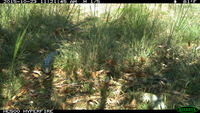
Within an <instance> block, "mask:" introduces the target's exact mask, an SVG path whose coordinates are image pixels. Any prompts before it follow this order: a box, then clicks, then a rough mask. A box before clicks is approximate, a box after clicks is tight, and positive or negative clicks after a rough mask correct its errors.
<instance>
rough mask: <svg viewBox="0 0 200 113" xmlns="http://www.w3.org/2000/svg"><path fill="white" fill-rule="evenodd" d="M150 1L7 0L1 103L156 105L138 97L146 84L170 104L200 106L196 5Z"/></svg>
mask: <svg viewBox="0 0 200 113" xmlns="http://www.w3.org/2000/svg"><path fill="white" fill-rule="evenodd" d="M157 6H159V7H157ZM111 7H114V6H112V5H111V6H110V8H109V9H111ZM150 7H151V5H146V4H142V5H141V4H135V5H130V4H126V5H125V4H124V5H122V6H121V7H119V8H118V9H117V10H116V11H112V12H111V10H110V11H107V12H106V13H104V14H102V15H100V16H95V15H96V13H94V12H92V13H91V14H90V16H87V17H84V15H83V14H85V13H82V11H81V7H80V6H79V5H45V6H43V5H39V4H32V5H9V6H8V5H2V6H1V12H2V13H1V17H0V18H1V20H6V21H1V23H0V34H2V35H0V50H1V51H2V55H1V56H0V68H1V70H0V75H1V76H0V81H2V82H1V83H0V86H1V87H2V88H1V89H0V95H1V96H0V99H1V100H2V101H0V107H1V108H5V109H9V108H13V106H14V108H19V109H21V108H27V109H30V108H31V109H38V108H41V109H52V108H53V109H89V108H91V109H149V105H148V104H144V103H140V102H139V101H138V100H137V97H134V98H133V96H132V95H134V94H136V93H138V92H143V93H148V94H154V95H157V96H158V97H159V98H161V99H162V100H163V101H164V103H166V105H167V108H169V109H174V108H176V107H178V106H180V105H181V106H182V105H183V106H185V105H192V106H196V107H198V106H199V102H197V101H196V100H195V99H196V98H198V97H199V96H198V94H199V90H198V89H199V88H198V86H199V84H198V83H199V81H198V80H199V71H198V70H199V60H198V59H199V53H198V50H196V47H197V46H198V44H199V43H198V41H197V40H198V36H197V34H198V29H199V27H198V24H196V23H198V22H197V21H198V20H195V19H193V20H192V21H190V20H191V18H189V17H192V14H190V13H188V11H189V10H190V9H193V6H188V5H156V7H157V10H154V9H151V8H150ZM163 7H164V8H166V7H167V11H162V8H163ZM14 11H15V12H14ZM169 12H172V13H170V14H171V15H172V16H169V15H170V14H169ZM8 14H9V15H8ZM196 16H198V15H196ZM172 17H175V19H173V18H172ZM191 23H194V24H191ZM27 25H28V26H27ZM8 31H11V32H10V33H8ZM19 32H20V34H19ZM16 36H17V37H16ZM52 51H58V52H59V53H60V54H59V55H57V56H56V58H55V61H54V62H53V69H52V72H51V73H50V74H45V73H43V72H42V69H41V64H42V63H43V60H44V58H45V56H47V55H48V54H49V53H50V52H52ZM39 75H42V76H45V77H46V78H45V77H44V78H43V77H38V76H39ZM30 81H31V82H30ZM29 82H30V83H29ZM3 86H4V87H3ZM138 94H140V93H138ZM139 96H140V95H139ZM14 97H15V98H14ZM23 102H26V103H29V104H26V105H22V103H23Z"/></svg>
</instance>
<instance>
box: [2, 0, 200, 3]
mask: <svg viewBox="0 0 200 113" xmlns="http://www.w3.org/2000/svg"><path fill="white" fill-rule="evenodd" d="M199 1H200V0H1V3H62V4H63V3H68V4H69V3H87V4H90V3H175V2H176V3H199Z"/></svg>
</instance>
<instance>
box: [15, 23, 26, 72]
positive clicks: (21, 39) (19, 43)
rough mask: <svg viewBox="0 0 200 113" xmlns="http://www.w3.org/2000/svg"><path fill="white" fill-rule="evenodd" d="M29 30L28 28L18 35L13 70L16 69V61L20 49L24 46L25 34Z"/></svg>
mask: <svg viewBox="0 0 200 113" xmlns="http://www.w3.org/2000/svg"><path fill="white" fill-rule="evenodd" d="M27 29H28V26H27V27H26V28H25V29H24V31H23V32H22V33H20V34H19V35H18V37H17V40H16V42H15V47H14V52H13V58H12V63H11V70H13V69H14V66H15V61H16V58H17V55H18V54H19V51H20V48H21V46H22V45H23V40H24V37H25V34H26V32H27Z"/></svg>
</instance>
